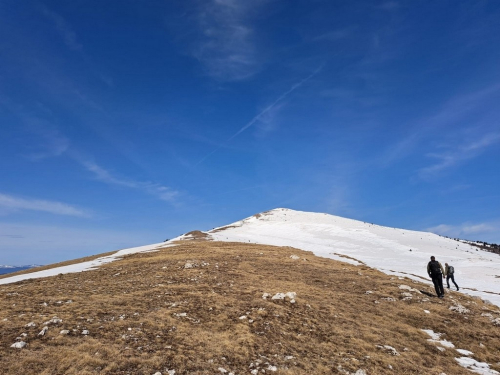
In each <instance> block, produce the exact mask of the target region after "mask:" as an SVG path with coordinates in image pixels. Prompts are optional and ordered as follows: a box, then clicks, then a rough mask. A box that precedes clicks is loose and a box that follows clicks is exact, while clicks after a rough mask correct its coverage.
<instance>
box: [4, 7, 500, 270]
mask: <svg viewBox="0 0 500 375" xmlns="http://www.w3.org/2000/svg"><path fill="white" fill-rule="evenodd" d="M0 35H1V38H0V126H1V134H2V136H1V137H0V264H25V263H39V264H46V263H52V262H56V261H60V260H66V259H73V258H76V257H80V256H85V255H90V254H96V253H101V252H105V251H111V250H116V249H120V248H124V247H131V246H136V245H144V244H149V243H155V242H161V241H163V240H165V239H166V238H172V237H175V236H177V235H179V234H181V233H185V232H187V231H190V230H194V229H202V230H206V229H211V228H213V227H216V226H220V225H224V224H227V223H230V222H233V221H236V220H239V219H242V218H244V217H247V216H250V215H253V214H255V213H257V212H261V211H264V210H269V209H273V208H277V207H286V208H292V209H297V210H304V211H317V212H327V213H331V214H335V215H339V216H344V217H350V218H354V219H358V220H363V221H368V222H373V223H377V224H381V225H386V226H394V227H401V228H408V229H415V230H430V231H433V232H435V233H439V234H443V235H448V236H452V237H456V236H458V237H460V238H466V239H473V240H475V239H477V240H484V241H487V242H494V243H500V210H499V208H500V192H499V191H500V189H499V186H500V173H499V172H500V168H499V160H500V124H499V120H500V105H498V103H499V102H500V70H499V68H498V67H499V66H500V3H499V2H497V1H477V0H473V1H460V2H456V1H454V0H453V1H451V0H450V1H445V0H443V1H437V2H436V1H356V0H349V1H330V0H328V1H320V0H314V1H311V0H308V1H278V0H255V1H242V0H211V1H208V0H207V1H190V0H186V1H182V2H181V1H170V2H168V1H143V2H138V1H132V0H120V1H106V2H102V1H87V0H76V1H48V0H40V1H31V0H26V1H22V2H19V1H14V0H6V1H2V2H1V3H0Z"/></svg>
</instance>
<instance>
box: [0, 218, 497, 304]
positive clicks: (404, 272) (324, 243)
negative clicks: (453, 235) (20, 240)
mask: <svg viewBox="0 0 500 375" xmlns="http://www.w3.org/2000/svg"><path fill="white" fill-rule="evenodd" d="M192 239H212V240H214V241H228V242H244V243H258V244H265V245H276V246H291V247H295V248H299V249H302V250H306V251H311V252H313V253H314V254H315V255H317V256H321V257H326V258H331V259H335V260H340V261H343V262H349V263H352V264H355V265H359V264H366V265H368V266H370V267H373V268H376V269H379V270H380V271H382V272H385V273H387V274H393V275H397V276H407V277H410V278H412V279H416V280H419V281H423V280H425V281H427V282H428V283H429V284H431V282H430V279H429V277H428V276H427V273H426V267H427V263H428V262H429V258H430V256H431V255H434V256H435V257H436V259H437V260H438V261H440V262H441V263H442V264H443V266H444V263H445V262H447V263H449V264H451V265H453V266H454V268H455V280H456V282H457V284H458V285H459V286H460V291H461V292H464V293H467V294H470V295H474V296H479V297H481V298H483V299H485V300H489V301H491V302H492V303H494V304H496V305H498V306H500V257H499V255H498V254H494V253H489V252H486V251H480V250H478V249H477V248H476V247H475V246H472V245H470V244H468V243H463V242H459V241H455V240H453V239H450V238H446V237H441V236H438V235H436V234H433V233H428V232H418V231H411V230H406V229H397V228H389V227H383V226H379V225H375V224H370V223H365V222H362V221H357V220H352V219H346V218H342V217H338V216H333V215H329V214H324V213H313V212H301V211H294V210H289V209H285V208H278V209H274V210H271V211H267V212H263V213H261V214H257V215H254V216H251V217H248V218H246V219H244V220H240V221H237V222H235V223H233V224H229V225H226V226H223V227H219V228H215V229H213V230H210V231H207V232H201V231H194V232H190V233H189V234H186V235H183V236H180V237H177V238H174V239H172V240H170V241H168V242H166V243H165V242H162V243H158V244H153V245H146V246H140V247H135V248H131V249H124V250H120V251H118V252H117V253H115V254H113V255H110V256H107V257H101V258H98V259H95V260H93V261H89V262H83V263H78V264H73V265H70V266H64V267H58V268H53V269H49V270H45V271H39V272H32V273H28V274H25V275H18V276H12V277H8V278H4V279H0V284H7V283H13V282H16V281H21V280H25V279H30V278H39V277H48V276H54V275H58V274H59V273H72V272H81V271H88V270H92V269H95V268H97V267H99V266H100V265H101V264H105V263H109V262H112V261H114V260H116V259H118V258H120V257H122V256H123V255H126V254H133V253H138V252H143V251H155V250H156V249H157V248H160V247H165V246H173V245H172V242H174V241H177V240H192ZM445 284H446V283H445ZM445 286H446V285H445ZM452 286H453V285H452Z"/></svg>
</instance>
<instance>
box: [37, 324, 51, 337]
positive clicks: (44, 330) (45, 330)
mask: <svg viewBox="0 0 500 375" xmlns="http://www.w3.org/2000/svg"><path fill="white" fill-rule="evenodd" d="M48 330H49V327H47V326H45V327H43V328H42V330H41V331H40V333H39V334H38V336H44V335H45V333H46V332H47V331H48Z"/></svg>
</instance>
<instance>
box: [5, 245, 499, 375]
mask: <svg viewBox="0 0 500 375" xmlns="http://www.w3.org/2000/svg"><path fill="white" fill-rule="evenodd" d="M292 254H295V255H298V256H300V257H301V259H300V260H293V259H291V258H290V255H292ZM186 262H191V263H194V264H198V266H197V267H194V268H191V269H186V268H184V265H185V264H186ZM204 262H205V263H204ZM206 263H208V264H206ZM423 267H425V265H423ZM400 284H407V285H410V286H412V287H414V288H417V289H420V290H427V291H429V292H431V291H432V290H431V288H430V287H429V284H420V283H415V282H412V281H410V280H398V279H397V278H393V277H390V276H387V275H385V274H382V273H380V272H378V271H375V270H372V269H370V268H368V267H365V266H358V267H355V266H352V265H349V264H346V263H341V262H336V261H333V260H329V259H323V258H318V257H315V256H314V255H313V254H312V253H309V252H304V251H301V250H297V249H292V248H288V247H273V246H259V245H254V244H241V243H220V242H206V241H185V242H183V243H181V244H180V245H179V246H177V247H173V248H166V249H164V250H161V251H159V252H153V253H144V254H135V255H131V256H128V257H126V258H124V259H123V260H119V261H116V262H114V263H111V264H107V265H104V266H102V267H101V268H100V269H99V270H96V271H88V272H83V273H78V274H67V275H59V276H56V277H51V278H46V279H38V280H26V281H23V282H19V283H16V284H10V285H2V286H0V295H1V300H0V367H1V368H2V371H3V373H4V374H19V373H27V374H148V375H149V374H154V373H155V372H157V371H160V372H162V373H164V374H165V373H166V370H167V369H175V370H176V375H179V374H216V373H220V372H219V370H218V369H219V368H224V369H226V370H228V371H233V372H234V373H235V374H250V371H251V370H252V369H253V368H255V364H256V362H257V361H260V366H259V369H267V368H268V366H269V365H272V366H277V368H278V371H277V372H272V371H269V370H266V373H274V374H331V373H346V372H344V371H349V372H350V373H353V372H355V371H356V370H358V369H365V370H366V371H367V373H368V374H370V375H375V374H427V375H429V374H430V375H432V374H436V375H437V374H440V373H442V372H443V373H446V374H448V375H449V374H454V375H460V374H470V372H469V371H467V370H465V369H463V368H462V367H460V366H458V365H457V364H456V362H455V360H454V358H455V357H458V356H459V355H458V353H456V352H455V350H453V349H446V350H445V351H443V352H442V351H439V350H438V349H437V347H436V345H434V344H432V343H430V342H428V340H427V339H428V337H427V336H426V335H425V334H424V333H423V332H421V331H420V329H433V330H434V331H435V332H441V333H444V334H445V336H443V338H445V339H448V340H449V341H452V342H453V343H454V344H455V345H456V347H457V348H462V349H468V350H471V351H472V352H474V358H476V359H477V360H481V361H486V362H488V363H490V364H493V368H495V369H496V370H500V363H496V362H497V361H498V360H499V359H498V353H499V352H500V334H499V332H500V328H499V327H495V326H493V324H492V323H491V322H490V320H489V319H488V318H487V317H483V316H481V314H482V313H485V312H487V313H491V314H493V316H494V317H500V312H499V310H498V308H496V307H494V306H491V305H484V304H483V303H482V302H481V301H480V300H478V299H473V298H470V297H467V296H464V295H462V294H459V293H455V292H452V293H450V294H447V296H446V298H445V299H444V300H438V299H437V298H430V299H428V301H425V299H426V298H427V297H426V296H425V295H422V294H418V293H414V297H413V299H412V300H410V301H403V300H402V296H401V292H402V291H401V290H400V289H398V286H399V285H400ZM368 290H371V291H373V293H372V294H365V292H366V291H368ZM289 291H290V292H296V293H297V298H296V303H295V304H291V303H290V302H288V301H272V300H264V299H263V298H262V294H263V293H265V292H267V293H270V294H275V293H278V292H289ZM417 294H418V295H417ZM386 297H392V298H394V299H395V300H396V301H393V302H390V301H387V300H383V299H382V298H386ZM452 298H453V300H454V301H456V302H459V303H461V304H462V305H464V306H466V307H467V308H468V309H470V313H468V314H466V315H462V314H458V313H456V312H453V311H450V310H449V307H450V306H452V305H453V300H452ZM68 300H72V303H66V301H68ZM375 300H377V301H379V303H374V301H375ZM61 301H62V303H60V302H61ZM44 303H46V304H47V306H45V304H44ZM424 309H426V310H429V311H430V312H431V313H430V314H426V313H424V311H423V310H424ZM184 314H185V315H184ZM243 315H246V316H247V317H248V318H247V319H239V318H240V317H241V316H243ZM54 316H57V317H59V318H61V319H62V320H63V322H62V323H59V324H56V325H50V326H49V330H48V332H47V333H46V335H45V336H43V337H39V336H37V334H38V332H40V331H41V328H42V327H43V322H45V321H47V320H49V319H51V318H52V317H54ZM249 319H252V320H253V322H252V323H250V322H249ZM29 322H35V323H36V324H37V326H36V327H35V328H25V327H24V326H25V325H26V324H27V323H29ZM62 329H68V330H70V334H69V335H61V334H59V332H60V331H61V330H62ZM84 329H87V330H89V332H90V334H89V335H88V336H85V335H82V334H81V332H82V330H84ZM22 333H27V337H26V338H25V341H26V342H27V343H28V346H27V348H25V349H21V350H19V349H12V348H10V345H11V344H12V343H14V342H15V339H16V337H18V336H20V335H21V334H22ZM480 343H481V344H482V346H480ZM376 345H390V346H393V347H394V348H395V349H396V350H397V351H398V352H399V353H400V355H399V356H393V355H391V354H389V353H387V352H385V351H383V350H380V349H378V348H377V347H376ZM405 348H406V349H405ZM289 356H293V358H290V357H289ZM252 363H253V364H254V367H252V368H250V367H249V366H250V365H251V364H252ZM266 363H268V364H266ZM389 365H391V366H392V368H393V370H390V369H389ZM339 369H341V370H339ZM260 373H261V372H260Z"/></svg>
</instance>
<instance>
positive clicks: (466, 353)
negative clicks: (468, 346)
mask: <svg viewBox="0 0 500 375" xmlns="http://www.w3.org/2000/svg"><path fill="white" fill-rule="evenodd" d="M456 351H457V352H459V353H460V354H462V355H466V356H468V357H469V356H471V355H473V354H474V353H472V352H471V351H470V350H465V349H456Z"/></svg>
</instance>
